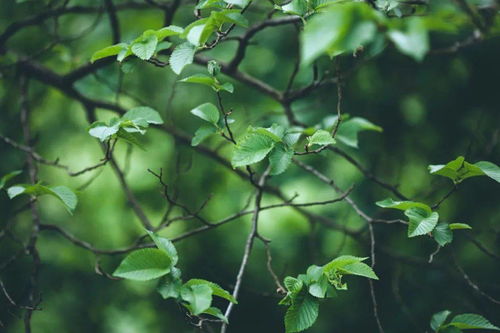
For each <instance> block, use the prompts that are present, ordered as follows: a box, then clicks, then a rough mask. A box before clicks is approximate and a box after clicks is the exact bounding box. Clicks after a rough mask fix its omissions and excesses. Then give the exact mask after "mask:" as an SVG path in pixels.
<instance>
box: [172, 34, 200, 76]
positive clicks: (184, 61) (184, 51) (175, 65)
mask: <svg viewBox="0 0 500 333" xmlns="http://www.w3.org/2000/svg"><path fill="white" fill-rule="evenodd" d="M195 53H196V46H194V45H193V44H191V43H189V42H185V43H183V44H180V45H177V47H176V48H175V49H174V51H173V52H172V55H171V56H170V68H172V71H173V72H174V73H175V74H177V75H179V74H180V73H181V72H182V69H183V68H184V67H185V66H187V65H189V64H191V63H192V62H193V58H194V54H195Z"/></svg>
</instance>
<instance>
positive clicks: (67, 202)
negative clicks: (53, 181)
mask: <svg viewBox="0 0 500 333" xmlns="http://www.w3.org/2000/svg"><path fill="white" fill-rule="evenodd" d="M21 194H27V195H33V196H35V197H39V196H42V195H51V196H53V197H55V198H56V199H58V200H59V201H60V202H62V203H63V205H64V208H66V210H67V211H68V212H69V213H70V214H73V212H74V210H75V208H76V205H77V204H78V198H77V196H76V194H75V193H74V192H73V191H71V190H70V189H69V188H68V187H66V186H54V187H47V186H44V185H41V184H35V185H24V184H21V185H15V186H11V187H9V188H8V189H7V195H8V196H9V198H10V199H13V198H15V197H17V196H18V195H21Z"/></svg>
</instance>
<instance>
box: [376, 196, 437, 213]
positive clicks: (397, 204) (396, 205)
mask: <svg viewBox="0 0 500 333" xmlns="http://www.w3.org/2000/svg"><path fill="white" fill-rule="evenodd" d="M375 204H376V205H377V206H379V207H382V208H393V209H399V210H407V209H410V208H413V207H418V208H421V209H423V210H425V211H427V212H429V213H430V212H432V209H431V208H430V207H429V206H428V205H426V204H424V203H421V202H415V201H394V200H392V199H391V198H387V199H384V200H382V201H377V202H376V203H375Z"/></svg>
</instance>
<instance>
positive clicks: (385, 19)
mask: <svg viewBox="0 0 500 333" xmlns="http://www.w3.org/2000/svg"><path fill="white" fill-rule="evenodd" d="M378 5H379V10H376V9H374V8H372V7H371V6H370V5H368V4H366V3H363V2H356V1H328V0H323V1H321V0H319V1H318V0H293V1H292V2H291V3H289V4H287V5H286V6H283V7H282V10H283V11H284V12H285V13H288V14H294V15H300V16H301V17H303V18H304V20H305V19H306V18H307V20H306V22H305V27H304V31H303V32H302V33H301V36H300V38H301V61H302V64H303V65H309V64H311V63H312V62H313V61H314V60H316V59H317V58H318V57H320V56H321V55H323V54H327V55H328V56H330V57H331V58H333V57H335V56H338V55H341V54H345V53H349V52H353V51H357V50H359V49H360V48H361V49H362V50H364V51H365V52H366V53H367V54H368V56H375V55H377V54H379V53H380V52H382V51H383V49H384V48H385V46H386V45H387V41H391V42H392V43H393V44H394V45H395V46H396V48H397V49H398V50H399V51H400V52H401V53H403V54H405V55H408V56H410V57H412V58H414V59H415V60H417V61H421V60H422V59H423V58H424V57H425V55H426V54H427V52H428V51H429V49H430V45H429V31H431V30H436V31H444V32H454V31H455V30H456V27H454V26H453V25H449V24H443V21H442V20H440V19H439V18H436V17H427V16H424V17H420V16H413V17H410V18H405V19H404V20H403V19H401V20H398V19H392V18H390V16H391V15H389V14H390V13H395V16H404V15H405V13H406V11H407V9H408V8H409V9H411V10H412V11H414V8H413V6H408V5H407V4H406V5H405V4H404V3H402V2H401V1H378ZM380 9H382V11H381V10H380ZM383 11H385V12H386V13H383ZM313 13H317V14H315V15H311V14H313ZM453 15H455V16H458V18H456V20H458V19H461V18H462V15H461V14H459V13H455V12H453Z"/></svg>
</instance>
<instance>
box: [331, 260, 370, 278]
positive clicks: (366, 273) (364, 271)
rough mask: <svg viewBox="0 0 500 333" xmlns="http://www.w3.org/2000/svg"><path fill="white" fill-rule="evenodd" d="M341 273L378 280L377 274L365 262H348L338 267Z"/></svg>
mask: <svg viewBox="0 0 500 333" xmlns="http://www.w3.org/2000/svg"><path fill="white" fill-rule="evenodd" d="M339 271H340V272H341V273H342V274H347V275H358V276H363V277H366V278H369V279H374V280H378V276H377V275H376V274H375V272H374V271H373V269H372V268H371V267H370V266H368V265H367V264H365V263H362V262H355V263H352V264H348V265H345V266H343V267H342V268H340V269H339Z"/></svg>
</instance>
